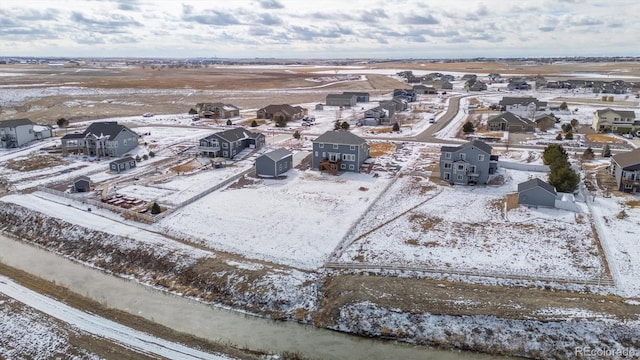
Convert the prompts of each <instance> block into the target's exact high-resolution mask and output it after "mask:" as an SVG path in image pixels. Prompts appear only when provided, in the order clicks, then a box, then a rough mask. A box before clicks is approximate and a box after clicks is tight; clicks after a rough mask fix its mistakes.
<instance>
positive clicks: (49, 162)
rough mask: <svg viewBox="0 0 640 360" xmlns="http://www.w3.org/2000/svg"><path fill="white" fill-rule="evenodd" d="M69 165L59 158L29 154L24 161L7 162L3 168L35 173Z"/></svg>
mask: <svg viewBox="0 0 640 360" xmlns="http://www.w3.org/2000/svg"><path fill="white" fill-rule="evenodd" d="M67 164H69V163H68V162H67V161H65V160H63V159H62V158H61V157H60V156H54V155H35V154H31V155H29V157H27V158H26V159H19V160H14V159H11V160H7V162H5V166H6V167H7V168H9V169H11V170H15V171H25V172H28V171H35V170H40V169H46V168H52V167H55V166H60V165H67Z"/></svg>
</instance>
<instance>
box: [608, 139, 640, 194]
mask: <svg viewBox="0 0 640 360" xmlns="http://www.w3.org/2000/svg"><path fill="white" fill-rule="evenodd" d="M609 171H610V172H611V175H613V176H614V177H615V178H616V185H618V190H620V191H626V192H640V149H635V150H633V151H629V152H626V153H621V154H616V155H613V156H612V157H611V166H609Z"/></svg>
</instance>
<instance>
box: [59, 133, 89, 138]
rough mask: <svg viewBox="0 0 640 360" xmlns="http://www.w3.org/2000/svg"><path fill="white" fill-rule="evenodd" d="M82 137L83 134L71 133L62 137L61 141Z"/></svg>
mask: <svg viewBox="0 0 640 360" xmlns="http://www.w3.org/2000/svg"><path fill="white" fill-rule="evenodd" d="M83 137H84V135H83V134H80V133H73V134H67V135H65V136H63V137H62V139H82V138H83Z"/></svg>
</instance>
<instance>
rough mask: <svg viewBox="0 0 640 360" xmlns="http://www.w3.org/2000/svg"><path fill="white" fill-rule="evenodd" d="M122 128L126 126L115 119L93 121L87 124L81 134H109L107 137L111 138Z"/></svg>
mask: <svg viewBox="0 0 640 360" xmlns="http://www.w3.org/2000/svg"><path fill="white" fill-rule="evenodd" d="M124 128H126V126H124V125H120V124H118V123H117V122H115V121H103V122H94V123H93V124H91V125H89V127H88V128H87V130H85V131H84V133H82V135H84V136H85V137H86V136H87V135H89V134H93V135H95V136H109V139H111V140H113V139H115V137H116V136H118V134H120V132H121V131H122V130H123V129H124Z"/></svg>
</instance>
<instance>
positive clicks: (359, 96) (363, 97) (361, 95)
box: [343, 91, 371, 103]
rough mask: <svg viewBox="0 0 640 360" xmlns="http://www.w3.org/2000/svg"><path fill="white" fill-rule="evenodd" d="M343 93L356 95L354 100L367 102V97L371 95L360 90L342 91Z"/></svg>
mask: <svg viewBox="0 0 640 360" xmlns="http://www.w3.org/2000/svg"><path fill="white" fill-rule="evenodd" d="M343 94H344V95H355V96H356V102H359V103H366V102H369V98H370V97H371V95H370V94H369V93H368V92H362V91H345V92H343Z"/></svg>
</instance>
